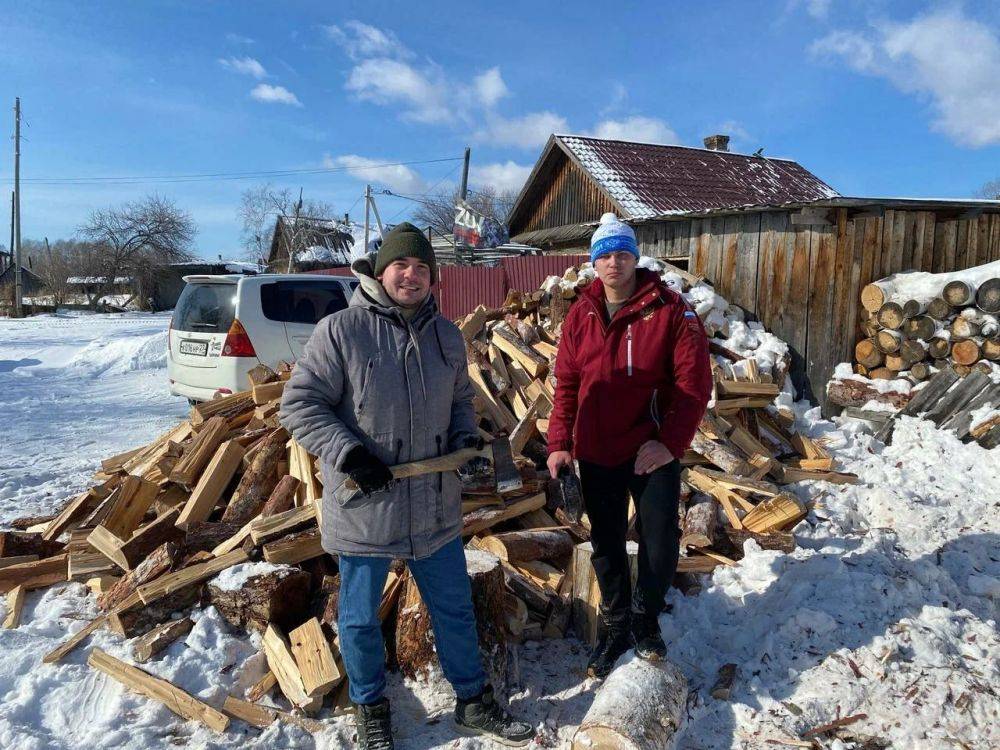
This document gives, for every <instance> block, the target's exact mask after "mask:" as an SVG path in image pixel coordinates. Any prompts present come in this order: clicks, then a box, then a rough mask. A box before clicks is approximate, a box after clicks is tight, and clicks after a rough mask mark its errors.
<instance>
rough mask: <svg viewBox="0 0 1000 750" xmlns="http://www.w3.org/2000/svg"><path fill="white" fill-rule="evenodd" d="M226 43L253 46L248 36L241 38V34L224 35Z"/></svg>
mask: <svg viewBox="0 0 1000 750" xmlns="http://www.w3.org/2000/svg"><path fill="white" fill-rule="evenodd" d="M226 41H227V42H229V43H230V44H253V43H254V41H253V39H251V38H250V37H248V36H243V35H242V34H234V33H232V32H229V33H228V34H226Z"/></svg>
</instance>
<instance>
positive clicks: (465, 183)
mask: <svg viewBox="0 0 1000 750" xmlns="http://www.w3.org/2000/svg"><path fill="white" fill-rule="evenodd" d="M471 154H472V149H471V148H469V147H468V146H466V147H465V164H463V165H462V190H461V192H460V193H459V197H460V198H461V199H462V200H463V201H464V200H465V196H466V195H467V194H468V192H469V157H470V156H471Z"/></svg>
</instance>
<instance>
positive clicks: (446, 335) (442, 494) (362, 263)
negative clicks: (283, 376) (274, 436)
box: [279, 258, 477, 559]
mask: <svg viewBox="0 0 1000 750" xmlns="http://www.w3.org/2000/svg"><path fill="white" fill-rule="evenodd" d="M352 269H353V270H354V272H355V274H356V275H357V276H358V278H359V279H360V280H361V285H360V286H359V287H358V288H357V289H355V290H354V294H353V295H352V297H351V301H350V304H349V306H348V307H347V309H346V310H342V311H341V312H338V313H334V314H333V315H330V316H328V317H326V318H323V319H322V320H321V321H320V322H319V323H318V324H317V326H316V329H315V330H314V331H313V334H312V336H311V337H310V339H309V342H308V344H307V345H306V348H305V352H304V354H303V356H302V357H301V358H300V359H299V360H298V362H297V363H296V365H295V369H294V370H293V371H292V377H291V379H290V380H289V381H288V383H287V384H286V386H285V390H284V395H283V396H282V399H281V411H280V413H279V418H280V421H281V424H282V425H283V426H284V427H285V428H286V429H287V430H288V431H289V432H290V433H291V434H292V436H293V437H294V438H295V439H296V440H297V441H298V442H299V443H300V444H302V445H303V446H304V447H305V448H306V450H308V451H309V452H310V453H312V454H313V455H315V456H317V457H318V458H319V459H320V462H321V466H322V476H323V513H322V516H323V521H322V525H321V529H320V531H321V536H322V541H323V549H325V550H326V551H327V552H330V553H334V554H337V553H345V554H354V555H371V556H376V557H393V558H402V559H412V558H421V557H426V556H428V555H431V554H433V553H434V552H436V551H437V550H438V549H440V548H441V547H442V546H444V545H445V544H447V543H448V542H450V541H452V540H453V539H455V538H456V537H457V536H458V535H459V534H460V533H461V528H462V497H461V485H460V482H459V479H458V476H457V475H456V474H455V473H454V472H443V473H437V474H427V475H424V476H420V477H413V478H410V479H404V480H402V481H400V482H397V483H396V484H395V485H394V486H393V487H391V488H390V489H388V490H385V491H382V492H377V493H375V494H373V495H372V496H371V497H365V496H364V495H363V494H362V493H361V492H360V491H353V492H352V491H349V490H348V489H347V488H346V487H345V485H344V482H345V480H346V479H347V475H346V474H344V473H343V472H341V471H340V467H341V465H342V464H343V461H344V458H345V456H346V455H347V453H348V452H349V451H350V450H351V449H352V448H354V447H355V446H357V445H359V444H360V445H364V446H365V447H366V448H367V449H368V450H369V451H371V452H372V454H373V455H375V456H376V457H377V458H378V459H379V460H381V461H383V462H384V463H385V464H386V465H388V466H392V465H393V464H398V463H405V462H407V461H415V460H418V459H422V458H430V457H432V456H439V455H442V454H444V453H448V452H449V451H452V450H456V449H458V448H460V447H462V444H463V441H464V440H465V438H466V437H469V436H474V435H476V434H477V431H476V423H475V411H474V409H473V405H472V397H473V390H472V387H471V386H470V385H469V377H468V370H467V361H466V354H465V343H464V340H463V338H462V334H461V333H460V332H459V330H458V328H457V327H455V325H454V324H453V323H451V322H450V321H448V320H446V319H445V318H443V317H442V316H441V315H439V314H438V311H437V304H436V303H435V301H434V298H433V296H429V297H428V298H427V300H426V301H425V302H424V304H423V306H422V307H421V308H420V309H419V310H418V311H417V312H416V314H414V315H413V316H412V318H411V320H410V321H409V322H407V321H406V319H405V318H404V316H403V315H402V312H401V310H400V308H398V307H397V306H395V305H394V304H393V302H392V300H391V299H390V298H389V296H388V295H387V294H386V293H385V290H384V289H383V288H382V286H381V284H379V283H378V281H377V280H376V279H375V278H373V270H372V263H371V260H370V259H369V258H362V259H360V260H356V261H355V262H354V263H353V264H352Z"/></svg>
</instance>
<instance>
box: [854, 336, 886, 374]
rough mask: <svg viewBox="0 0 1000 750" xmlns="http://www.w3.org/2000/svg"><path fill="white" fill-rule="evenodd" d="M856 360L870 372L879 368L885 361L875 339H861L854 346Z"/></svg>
mask: <svg viewBox="0 0 1000 750" xmlns="http://www.w3.org/2000/svg"><path fill="white" fill-rule="evenodd" d="M854 359H855V360H857V361H858V362H859V363H860V364H862V365H864V366H865V367H866V368H868V369H869V370H870V369H872V368H874V367H878V366H879V365H881V364H882V362H884V361H885V357H884V356H883V355H882V352H880V351H879V349H878V346H876V344H875V341H874V340H873V339H861V341H859V342H858V343H857V344H855V346H854Z"/></svg>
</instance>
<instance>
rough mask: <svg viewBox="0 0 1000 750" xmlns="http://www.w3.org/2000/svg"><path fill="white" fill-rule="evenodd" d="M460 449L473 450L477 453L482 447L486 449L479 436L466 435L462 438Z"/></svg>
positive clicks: (484, 442)
mask: <svg viewBox="0 0 1000 750" xmlns="http://www.w3.org/2000/svg"><path fill="white" fill-rule="evenodd" d="M462 447H463V448H475V449H476V450H477V451H481V450H482V449H483V448H484V447H486V441H485V440H483V439H482V438H481V437H480V436H479V435H466V436H465V437H464V438H462Z"/></svg>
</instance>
